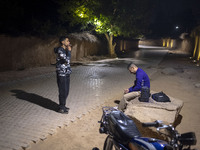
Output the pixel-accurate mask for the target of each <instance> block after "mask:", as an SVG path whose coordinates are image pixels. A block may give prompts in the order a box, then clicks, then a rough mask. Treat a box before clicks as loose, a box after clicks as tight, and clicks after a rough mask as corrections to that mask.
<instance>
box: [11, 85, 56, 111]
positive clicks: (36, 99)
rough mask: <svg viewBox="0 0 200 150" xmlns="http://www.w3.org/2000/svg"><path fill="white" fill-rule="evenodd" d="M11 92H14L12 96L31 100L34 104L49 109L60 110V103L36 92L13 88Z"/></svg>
mask: <svg viewBox="0 0 200 150" xmlns="http://www.w3.org/2000/svg"><path fill="white" fill-rule="evenodd" d="M10 92H12V93H14V94H13V95H12V96H16V98H18V99H21V100H25V101H28V102H31V103H33V104H36V105H39V106H41V107H44V108H46V109H49V110H53V111H57V110H58V104H57V103H55V102H54V101H52V100H50V99H48V98H44V97H42V96H40V95H37V94H34V93H27V92H25V91H22V90H16V89H15V90H11V91H10Z"/></svg>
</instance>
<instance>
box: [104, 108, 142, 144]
mask: <svg viewBox="0 0 200 150" xmlns="http://www.w3.org/2000/svg"><path fill="white" fill-rule="evenodd" d="M108 125H109V131H110V132H111V133H112V135H113V136H114V138H116V139H118V140H120V141H121V142H122V141H123V142H129V141H130V139H132V138H134V137H139V136H141V134H140V132H139V130H138V129H137V127H136V125H135V123H134V121H133V120H132V119H130V118H129V117H128V116H126V115H125V114H124V113H123V112H122V111H118V110H116V111H112V112H111V113H110V115H109V116H108Z"/></svg>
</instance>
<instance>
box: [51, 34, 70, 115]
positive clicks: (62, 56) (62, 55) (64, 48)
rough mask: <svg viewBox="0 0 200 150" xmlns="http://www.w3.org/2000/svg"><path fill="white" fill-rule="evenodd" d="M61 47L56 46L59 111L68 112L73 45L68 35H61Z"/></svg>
mask: <svg viewBox="0 0 200 150" xmlns="http://www.w3.org/2000/svg"><path fill="white" fill-rule="evenodd" d="M59 42H60V47H58V48H55V49H54V51H55V53H56V54H57V57H56V74H57V84H58V92H59V110H58V112H59V113H65V114H67V113H68V111H69V108H67V107H66V106H65V105H66V99H67V97H68V94H69V86H70V74H71V68H70V58H71V49H72V48H71V45H70V42H69V38H68V37H67V36H61V37H60V39H59Z"/></svg>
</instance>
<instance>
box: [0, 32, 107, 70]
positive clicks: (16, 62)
mask: <svg viewBox="0 0 200 150" xmlns="http://www.w3.org/2000/svg"><path fill="white" fill-rule="evenodd" d="M70 41H71V43H72V45H73V47H72V61H76V60H79V59H80V58H82V57H85V56H88V55H97V54H99V53H105V51H107V50H106V47H102V44H101V42H100V41H99V40H98V39H97V38H96V37H95V36H93V35H90V34H88V33H86V34H85V33H84V34H81V35H80V34H75V35H72V36H71V37H70ZM58 45H59V42H58V38H48V39H41V38H36V37H10V36H5V35H0V71H7V70H23V69H26V68H32V67H39V66H48V65H51V64H54V63H55V57H56V56H55V54H54V51H53V49H54V48H55V47H57V46H58Z"/></svg>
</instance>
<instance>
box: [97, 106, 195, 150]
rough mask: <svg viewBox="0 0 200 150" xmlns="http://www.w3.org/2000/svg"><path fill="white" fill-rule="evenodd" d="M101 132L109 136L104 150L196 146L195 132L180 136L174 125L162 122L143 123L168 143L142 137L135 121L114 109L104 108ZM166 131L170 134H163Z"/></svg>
mask: <svg viewBox="0 0 200 150" xmlns="http://www.w3.org/2000/svg"><path fill="white" fill-rule="evenodd" d="M102 110H103V115H102V118H101V120H100V121H99V123H100V129H99V132H100V133H101V134H107V135H108V136H107V138H106V139H105V142H104V146H103V150H112V149H115V150H190V149H191V146H192V145H196V142H197V140H196V136H195V133H194V132H188V133H183V134H179V133H178V131H177V130H175V128H174V127H173V126H172V125H165V124H163V122H162V121H159V120H157V121H155V122H151V123H142V126H143V127H155V128H156V129H157V131H158V132H159V133H160V134H165V135H166V136H167V137H169V138H168V139H169V140H168V141H163V140H159V139H155V138H149V137H142V136H141V134H140V132H139V130H138V128H137V127H136V125H135V123H134V121H133V120H132V119H131V118H129V117H128V116H126V115H125V114H124V113H123V112H122V111H120V110H118V109H117V108H114V107H103V108H102ZM164 129H165V130H166V131H167V133H168V134H166V132H165V133H163V132H161V130H164Z"/></svg>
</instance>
